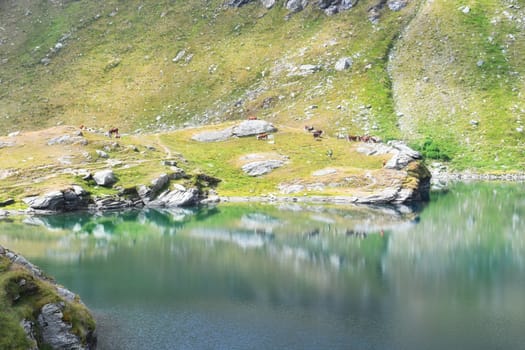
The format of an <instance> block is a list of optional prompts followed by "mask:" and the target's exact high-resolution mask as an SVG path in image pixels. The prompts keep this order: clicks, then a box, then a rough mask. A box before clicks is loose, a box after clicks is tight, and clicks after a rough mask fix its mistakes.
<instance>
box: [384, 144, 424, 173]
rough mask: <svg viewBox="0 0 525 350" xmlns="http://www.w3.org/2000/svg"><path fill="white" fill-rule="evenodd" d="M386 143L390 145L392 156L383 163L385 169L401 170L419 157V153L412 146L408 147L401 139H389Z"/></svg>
mask: <svg viewBox="0 0 525 350" xmlns="http://www.w3.org/2000/svg"><path fill="white" fill-rule="evenodd" d="M388 145H389V146H391V147H392V151H391V153H392V154H393V156H392V158H390V159H389V160H388V162H387V163H386V164H385V168H387V169H396V170H401V169H403V168H406V166H407V165H408V164H409V163H411V162H413V161H415V160H419V159H421V154H420V153H419V152H417V151H415V150H413V149H412V148H410V147H408V146H407V145H406V144H404V143H403V142H401V141H389V142H388Z"/></svg>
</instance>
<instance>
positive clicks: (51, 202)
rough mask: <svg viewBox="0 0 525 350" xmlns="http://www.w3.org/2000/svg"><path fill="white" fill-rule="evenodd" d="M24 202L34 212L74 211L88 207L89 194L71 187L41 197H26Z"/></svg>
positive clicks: (78, 188)
mask: <svg viewBox="0 0 525 350" xmlns="http://www.w3.org/2000/svg"><path fill="white" fill-rule="evenodd" d="M24 202H25V203H26V204H27V205H29V207H30V208H31V209H36V210H47V211H74V210H81V209H86V208H87V207H88V205H89V193H88V192H86V191H85V190H84V189H83V188H82V187H81V186H78V185H73V186H71V187H70V188H68V189H65V190H61V191H51V192H48V193H45V194H44V195H42V196H33V197H26V198H25V199H24Z"/></svg>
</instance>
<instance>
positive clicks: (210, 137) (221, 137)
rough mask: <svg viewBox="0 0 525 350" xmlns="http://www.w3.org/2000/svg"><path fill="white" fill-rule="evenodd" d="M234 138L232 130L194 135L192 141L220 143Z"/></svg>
mask: <svg viewBox="0 0 525 350" xmlns="http://www.w3.org/2000/svg"><path fill="white" fill-rule="evenodd" d="M232 136H233V131H232V128H227V129H224V130H217V131H204V132H201V133H199V134H196V135H193V136H192V138H191V139H192V140H195V141H199V142H218V141H226V140H227V139H229V138H230V137H232Z"/></svg>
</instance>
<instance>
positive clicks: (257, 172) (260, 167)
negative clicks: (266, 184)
mask: <svg viewBox="0 0 525 350" xmlns="http://www.w3.org/2000/svg"><path fill="white" fill-rule="evenodd" d="M284 163H285V162H284V161H283V160H279V159H270V160H262V161H256V162H250V163H247V164H244V165H243V166H242V171H244V172H245V173H246V174H248V175H250V176H261V175H264V174H268V173H269V172H271V171H272V170H274V169H276V168H280V167H282V166H283V165H284Z"/></svg>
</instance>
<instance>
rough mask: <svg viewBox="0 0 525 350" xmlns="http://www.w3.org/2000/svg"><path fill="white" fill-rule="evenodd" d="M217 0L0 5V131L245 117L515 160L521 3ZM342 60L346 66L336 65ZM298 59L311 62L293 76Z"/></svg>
mask: <svg viewBox="0 0 525 350" xmlns="http://www.w3.org/2000/svg"><path fill="white" fill-rule="evenodd" d="M223 3H224V2H223V1H222V0H211V1H186V2H184V1H167V0H166V1H156V2H153V1H138V0H130V1H126V2H123V1H116V0H108V1H88V0H79V1H52V2H51V1H46V2H43V1H35V0H25V1H14V0H9V1H2V2H0V27H1V28H0V43H1V45H0V81H1V83H0V101H1V103H0V133H4V134H5V133H7V132H11V131H15V130H19V129H24V130H28V129H38V128H43V127H47V126H51V125H56V124H57V123H65V124H72V125H80V124H84V125H87V126H93V127H100V128H104V129H106V128H108V127H110V126H115V125H116V126H119V128H120V129H121V130H122V131H124V132H126V131H128V132H130V131H133V130H136V129H143V130H146V131H156V130H159V129H165V128H169V127H174V128H175V127H180V126H182V125H184V124H185V123H189V124H191V125H193V124H209V123H217V122H222V121H227V120H232V119H242V118H246V117H247V116H248V115H252V114H255V115H257V116H258V117H260V118H264V119H267V120H270V121H272V122H274V123H277V124H281V125H287V126H290V127H302V125H304V124H314V125H316V126H318V127H320V128H323V129H324V130H327V131H328V132H329V133H330V134H332V135H334V134H335V133H337V132H344V133H351V134H366V133H370V134H374V135H378V136H381V137H383V138H384V139H391V138H396V139H406V140H408V141H409V142H411V143H412V144H414V145H422V144H423V142H424V141H425V140H427V139H431V140H430V141H428V140H427V141H428V142H427V145H430V146H428V147H427V148H432V147H433V148H434V149H435V148H438V149H439V150H440V151H441V153H440V154H438V157H439V156H443V154H444V155H445V156H448V157H450V158H451V161H452V164H453V165H454V166H456V167H457V168H460V169H464V168H469V167H476V168H479V169H482V170H506V171H510V170H514V169H520V168H521V167H522V165H523V162H522V159H524V158H523V153H522V151H521V149H522V147H521V146H522V144H521V143H522V139H523V136H522V134H521V133H520V132H518V131H516V128H519V125H518V124H519V122H518V121H519V120H520V119H519V116H520V115H521V114H522V113H523V112H522V110H524V109H525V106H523V103H522V102H521V100H522V99H520V96H521V92H522V91H523V89H524V83H523V79H522V78H521V77H522V73H523V69H524V68H523V67H525V65H523V62H522V61H523V58H522V57H523V55H521V52H523V50H522V49H523V46H524V45H525V44H524V40H523V28H522V27H520V25H521V26H523V25H522V24H520V23H519V22H517V21H516V20H515V19H516V18H521V17H523V10H521V9H517V8H510V7H509V4H510V3H509V1H500V0H494V1H488V0H486V1H462V2H457V1H446V0H440V1H437V0H436V1H432V2H427V1H416V0H413V1H409V3H408V6H407V7H405V8H404V9H402V10H401V11H398V12H393V11H390V10H389V9H388V8H387V7H385V8H384V9H383V10H381V17H380V19H379V22H378V24H373V23H371V22H370V21H369V19H368V15H369V12H368V10H369V8H370V6H372V5H375V4H376V1H371V0H369V1H364V0H362V1H360V2H359V3H358V4H357V5H356V7H355V8H353V9H351V10H350V11H346V12H343V13H340V14H338V15H336V16H326V15H325V14H324V13H323V12H321V11H320V10H318V9H316V8H314V6H309V7H307V9H305V10H304V11H302V12H300V13H297V14H293V15H291V16H287V15H288V12H287V10H286V9H285V8H284V7H283V6H282V2H278V3H277V5H276V6H275V7H274V8H272V9H270V10H267V9H265V8H264V7H262V6H261V5H260V4H259V3H258V2H254V3H251V4H249V5H246V6H244V7H242V8H240V9H231V8H225V7H224V6H223ZM514 3H516V5H519V4H520V3H522V1H514ZM461 5H468V6H469V7H470V9H471V11H470V12H469V13H468V14H464V13H463V12H462V10H461V9H459V8H460V6H461ZM503 11H506V12H507V13H508V14H510V15H509V16H515V17H514V18H515V19H514V20H510V19H508V17H509V16H507V14H506V13H504V12H503ZM519 16H521V17H519ZM496 17H497V18H498V19H497V20H494V18H496ZM409 23H410V25H409ZM407 26H408V27H407ZM405 29H406V30H405ZM401 33H403V35H402V36H401V38H400V40H398V37H399V35H400V34H401ZM489 37H490V38H491V39H490V40H489ZM57 44H58V46H57ZM60 46H61V47H60ZM392 47H395V48H396V50H394V51H393V53H394V55H393V58H392V60H391V61H390V60H389V57H390V56H389V54H390V53H391V49H392ZM51 48H53V49H51ZM502 50H505V51H504V52H503V51H502ZM182 51H184V55H182V58H181V59H180V60H178V61H176V62H174V59H175V57H176V56H177V54H178V53H180V52H182ZM341 57H351V58H352V59H353V66H352V67H351V69H348V70H346V71H342V72H339V71H336V70H335V69H334V64H335V62H336V61H337V60H338V59H339V58H341ZM42 59H44V63H46V64H43V63H42ZM480 60H483V65H482V66H481V67H478V66H477V62H478V61H480ZM306 64H313V65H318V66H319V68H320V70H319V71H318V72H316V73H314V74H311V75H305V76H300V75H297V74H296V73H297V72H300V66H301V65H306ZM388 68H389V69H388ZM389 72H390V74H389ZM498 77H499V78H498ZM399 112H402V113H403V114H404V115H403V117H398V114H399ZM471 120H475V121H476V122H478V124H477V125H472V124H471V123H470V121H471ZM520 125H521V124H520ZM502 140H503V141H502ZM426 153H427V155H430V156H436V155H435V152H434V153H433V152H426ZM516 160H517V161H516Z"/></svg>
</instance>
